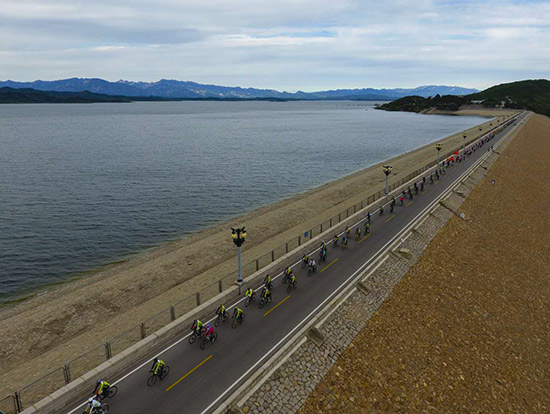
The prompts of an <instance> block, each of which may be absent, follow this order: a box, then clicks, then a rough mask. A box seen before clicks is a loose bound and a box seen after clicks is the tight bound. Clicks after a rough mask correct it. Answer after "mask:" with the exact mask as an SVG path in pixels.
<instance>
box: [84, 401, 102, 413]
mask: <svg viewBox="0 0 550 414" xmlns="http://www.w3.org/2000/svg"><path fill="white" fill-rule="evenodd" d="M102 408H103V405H102V404H101V403H100V402H99V401H98V400H96V399H95V398H90V399H88V406H87V407H86V411H85V413H86V414H94V413H97V412H102V411H103V410H102Z"/></svg>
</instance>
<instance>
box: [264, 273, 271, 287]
mask: <svg viewBox="0 0 550 414" xmlns="http://www.w3.org/2000/svg"><path fill="white" fill-rule="evenodd" d="M264 285H265V286H266V287H267V288H268V289H271V287H272V286H273V283H272V281H271V276H269V275H265V279H264Z"/></svg>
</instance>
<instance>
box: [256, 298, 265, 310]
mask: <svg viewBox="0 0 550 414" xmlns="http://www.w3.org/2000/svg"><path fill="white" fill-rule="evenodd" d="M264 305H265V302H264V299H263V298H262V299H260V301H259V302H258V308H260V309H262V308H263V307H264Z"/></svg>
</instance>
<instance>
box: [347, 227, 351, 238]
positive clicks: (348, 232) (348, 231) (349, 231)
mask: <svg viewBox="0 0 550 414" xmlns="http://www.w3.org/2000/svg"><path fill="white" fill-rule="evenodd" d="M350 233H351V229H350V228H349V226H348V227H346V237H349V234H350Z"/></svg>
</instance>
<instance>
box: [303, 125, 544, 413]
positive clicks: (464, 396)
mask: <svg viewBox="0 0 550 414" xmlns="http://www.w3.org/2000/svg"><path fill="white" fill-rule="evenodd" d="M549 157H550V118H547V117H544V116H541V115H534V116H533V117H532V118H531V120H529V122H528V123H527V125H526V126H524V127H523V128H522V129H521V131H520V133H519V134H518V136H517V137H516V138H515V140H514V141H512V143H511V144H510V145H509V146H508V148H507V149H506V150H505V151H504V153H503V156H502V157H500V159H499V160H498V161H497V162H496V163H495V164H494V166H493V167H492V169H491V170H490V171H489V174H488V175H487V177H486V178H485V179H484V180H483V181H482V182H481V183H480V184H479V185H478V186H477V187H476V188H475V189H474V191H473V192H472V193H471V194H470V196H469V197H468V198H467V199H466V201H465V203H464V204H463V206H462V207H461V209H460V210H461V211H463V212H464V213H465V214H466V216H467V217H468V220H467V221H463V220H460V219H459V218H457V217H452V218H451V220H450V221H449V222H448V223H447V225H446V226H445V227H444V228H443V230H442V231H441V232H440V233H439V234H438V235H437V236H436V237H435V238H434V239H433V241H432V243H431V244H430V245H429V246H428V248H427V249H426V251H425V252H424V253H423V254H422V256H421V257H420V259H419V260H418V262H417V263H416V264H415V265H414V266H413V267H412V268H411V269H410V270H409V272H408V274H407V275H406V276H405V278H403V280H402V281H401V282H400V284H399V285H397V286H396V288H395V289H394V291H393V292H392V295H391V297H390V298H389V299H388V301H387V302H386V303H385V304H384V305H382V306H381V307H380V309H379V310H378V311H377V313H376V314H375V315H374V316H373V317H372V319H371V320H370V321H369V323H368V324H367V326H366V327H365V328H364V329H363V330H362V331H361V332H360V333H359V335H358V336H357V337H356V338H355V340H354V341H353V343H352V344H353V346H350V347H349V348H348V349H347V350H346V352H345V353H344V354H343V356H342V357H341V358H340V360H339V361H338V362H337V363H336V364H335V366H334V367H333V369H332V370H331V371H330V372H329V374H328V375H327V376H326V377H325V378H324V380H323V381H322V382H321V383H320V384H319V385H318V386H317V387H316V389H315V391H314V393H313V394H312V395H311V396H310V397H309V399H308V400H307V402H306V404H305V405H304V407H302V410H301V411H300V412H301V413H302V414H306V413H343V412H356V413H359V412H361V413H380V414H381V413H390V412H391V413H432V412H433V413H464V414H470V413H548V412H550V393H549V390H550V376H549V371H548V369H549V368H548V367H549V366H550V283H549V281H550V273H549V272H548V269H549V268H550V254H549V247H548V246H550V232H549V230H550V214H548V211H547V207H546V206H548V205H549V204H550V163H549V162H548V159H549ZM493 179H494V180H496V182H495V183H494V184H492V183H491V180H493Z"/></svg>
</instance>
